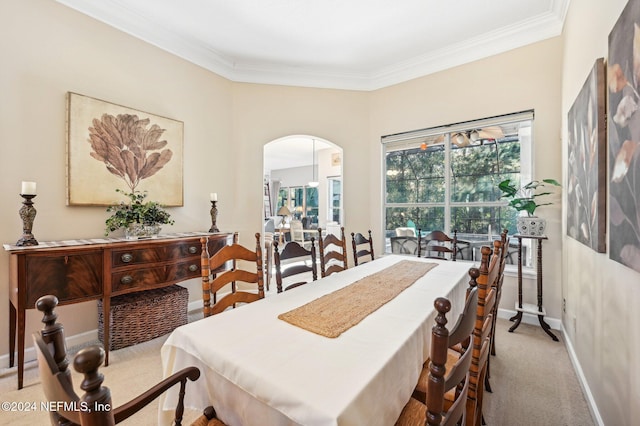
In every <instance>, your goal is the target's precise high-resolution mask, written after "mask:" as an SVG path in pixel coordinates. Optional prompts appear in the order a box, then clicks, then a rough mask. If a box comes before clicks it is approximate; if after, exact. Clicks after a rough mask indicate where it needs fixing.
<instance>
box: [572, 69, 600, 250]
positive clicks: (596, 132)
mask: <svg viewBox="0 0 640 426" xmlns="http://www.w3.org/2000/svg"><path fill="white" fill-rule="evenodd" d="M604 99H605V88H604V59H603V58H600V59H597V60H596V63H595V64H594V66H593V68H592V69H591V72H590V73H589V76H588V77H587V80H586V81H585V83H584V85H583V86H582V89H581V90H580V93H578V96H577V97H576V100H575V101H574V103H573V105H572V106H571V109H570V110H569V114H568V120H567V122H568V126H569V129H568V134H569V143H568V149H569V152H568V156H567V158H568V159H569V170H568V174H567V183H568V184H567V188H568V192H567V203H568V209H567V234H568V235H569V236H570V237H572V238H574V239H576V240H578V241H580V242H581V243H582V244H585V245H587V246H589V247H591V248H592V249H593V250H595V251H597V252H600V253H604V252H605V249H606V240H605V230H606V188H607V185H606V178H607V163H606V161H607V160H606V149H607V148H606V136H607V135H606V125H605V118H604V117H605V114H604V112H605V111H604V110H605V100H604Z"/></svg>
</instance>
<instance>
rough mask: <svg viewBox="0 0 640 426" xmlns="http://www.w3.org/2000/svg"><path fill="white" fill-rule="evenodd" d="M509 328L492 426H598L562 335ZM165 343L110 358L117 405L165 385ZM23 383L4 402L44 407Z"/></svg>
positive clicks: (12, 420) (6, 385)
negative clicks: (162, 349) (553, 336)
mask: <svg viewBox="0 0 640 426" xmlns="http://www.w3.org/2000/svg"><path fill="white" fill-rule="evenodd" d="M200 315H201V314H200ZM190 317H191V316H190ZM196 317H197V318H200V316H198V315H196ZM190 319H191V318H190ZM510 325H511V323H509V322H508V321H506V320H502V319H501V320H499V322H498V325H497V334H496V336H497V356H495V357H491V386H492V387H493V390H494V392H493V393H485V395H486V396H485V420H486V422H487V425H489V426H491V425H497V426H502V425H504V426H562V425H566V426H587V425H593V424H594V422H593V420H592V418H591V415H590V412H589V409H588V407H587V403H586V401H585V399H584V397H583V395H582V391H581V388H580V385H579V384H578V380H577V378H576V375H575V373H574V371H573V368H572V366H571V363H570V361H569V356H568V354H567V351H566V349H565V346H564V343H563V342H562V336H561V335H560V333H559V332H556V335H558V336H559V337H560V339H561V341H560V342H554V341H552V340H551V339H550V338H549V337H548V336H547V335H546V334H545V333H544V332H543V331H542V329H541V328H540V327H537V326H532V325H527V324H522V325H520V327H519V328H518V329H517V330H516V331H515V332H514V333H508V332H507V329H508V328H509V326H510ZM165 339H166V336H163V337H159V338H157V339H155V340H152V341H149V342H145V343H141V344H139V345H136V346H133V347H129V348H125V349H121V350H118V351H112V352H111V353H110V357H111V363H110V365H109V367H105V368H102V369H101V370H100V371H101V372H102V373H103V374H104V376H105V381H104V385H105V386H108V387H109V388H110V389H111V395H112V398H113V403H114V405H116V406H118V405H120V404H122V403H124V402H126V401H128V400H130V399H131V398H133V397H135V396H137V395H138V394H140V393H142V392H144V391H145V390H146V389H147V388H149V387H150V386H152V385H153V384H155V383H157V382H158V381H160V380H161V377H162V371H161V370H162V369H161V361H160V352H159V349H160V347H161V346H162V344H163V343H164V341H165ZM73 374H74V376H73V383H74V386H75V388H76V392H81V390H80V382H81V377H80V375H78V374H77V373H75V371H74V372H73ZM24 383H25V387H24V388H23V389H22V390H20V391H18V390H16V385H17V379H16V373H15V367H14V368H13V369H11V370H8V371H7V372H5V373H4V374H3V375H2V376H0V401H1V402H12V401H15V402H22V403H25V402H31V403H33V402H35V403H36V404H37V405H38V406H39V404H40V401H42V400H43V399H44V395H43V393H42V389H41V386H40V381H39V379H38V369H37V366H36V365H35V363H30V364H28V365H27V368H26V369H25V376H24ZM188 391H189V385H188V384H187V392H188ZM199 415H200V412H193V411H191V412H187V413H186V414H185V421H184V422H183V424H185V425H189V424H190V423H191V421H192V420H193V419H195V418H196V417H198V416H199ZM0 419H1V420H0V423H2V424H3V425H46V424H48V421H49V420H48V413H46V412H42V411H39V410H36V411H35V412H30V413H24V412H6V411H5V412H2V413H1V414H0ZM156 419H157V402H155V403H152V404H150V405H149V406H148V407H147V408H145V409H144V410H143V412H141V413H139V414H137V415H135V416H134V417H132V418H130V419H129V420H127V421H126V422H124V423H123V424H128V425H155V424H156V423H157V421H156ZM265 426H268V425H265ZM367 426H369V425H367Z"/></svg>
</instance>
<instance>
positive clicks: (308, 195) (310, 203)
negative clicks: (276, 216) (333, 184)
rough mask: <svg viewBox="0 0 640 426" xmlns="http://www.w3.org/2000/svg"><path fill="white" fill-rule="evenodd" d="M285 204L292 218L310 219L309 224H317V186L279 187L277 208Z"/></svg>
mask: <svg viewBox="0 0 640 426" xmlns="http://www.w3.org/2000/svg"><path fill="white" fill-rule="evenodd" d="M284 205H286V206H287V207H288V208H289V210H290V211H291V216H292V217H293V218H294V219H302V218H304V217H306V218H309V219H310V223H309V225H310V226H312V225H315V226H317V225H318V188H317V187H310V186H292V187H283V188H280V191H279V192H278V208H280V207H282V206H284Z"/></svg>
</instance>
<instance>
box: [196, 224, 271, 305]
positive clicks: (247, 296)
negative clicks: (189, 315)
mask: <svg viewBox="0 0 640 426" xmlns="http://www.w3.org/2000/svg"><path fill="white" fill-rule="evenodd" d="M255 237H256V248H255V251H251V250H249V249H248V248H246V247H244V246H242V245H240V244H238V243H237V241H238V240H237V238H234V242H233V244H231V245H227V246H224V247H222V248H221V249H219V250H217V251H216V252H215V253H214V254H213V255H212V256H209V253H210V251H209V244H210V238H209V237H202V238H201V239H200V243H201V245H202V253H201V258H200V261H201V272H202V302H203V305H204V306H203V311H204V316H205V317H208V316H209V315H214V314H217V313H220V312H222V311H224V310H225V309H227V308H229V307H234V308H235V307H236V304H238V303H251V302H255V301H256V300H259V299H262V298H264V275H263V273H262V247H261V245H260V234H259V233H256V235H255ZM238 260H244V261H247V262H254V263H255V264H256V271H255V272H253V271H247V270H244V269H238V268H237V265H236V261H238ZM218 271H224V272H222V273H218ZM216 274H217V275H216ZM212 278H213V279H212ZM239 281H241V282H245V283H250V284H257V290H258V291H257V293H253V292H249V291H244V290H239V289H237V288H236V283H237V282H239ZM227 284H231V292H230V293H227V294H225V295H224V296H223V297H221V298H220V300H217V293H218V291H220V290H221V289H222V288H223V287H224V286H226V285H227ZM211 295H213V304H212V303H211Z"/></svg>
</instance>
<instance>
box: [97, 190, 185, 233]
mask: <svg viewBox="0 0 640 426" xmlns="http://www.w3.org/2000/svg"><path fill="white" fill-rule="evenodd" d="M116 192H119V193H121V194H123V195H124V196H125V197H127V198H128V199H129V201H128V202H124V201H121V202H120V203H118V204H116V205H113V206H109V207H108V208H107V212H109V213H112V214H111V216H110V217H109V218H108V219H107V220H106V221H105V225H106V230H105V235H109V233H111V232H113V231H116V230H118V229H120V228H124V232H125V237H126V238H127V239H132V240H137V239H140V238H155V237H157V236H158V233H159V232H160V225H164V224H169V225H173V224H174V221H173V220H172V219H171V215H170V214H169V213H168V212H167V211H166V210H164V208H163V207H162V206H161V205H160V204H158V203H156V202H155V201H146V202H145V198H146V197H147V192H146V191H145V192H140V191H133V192H124V191H123V190H121V189H116Z"/></svg>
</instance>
